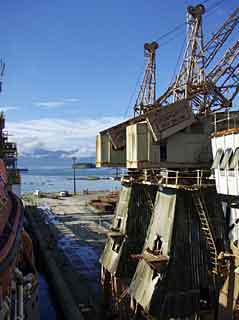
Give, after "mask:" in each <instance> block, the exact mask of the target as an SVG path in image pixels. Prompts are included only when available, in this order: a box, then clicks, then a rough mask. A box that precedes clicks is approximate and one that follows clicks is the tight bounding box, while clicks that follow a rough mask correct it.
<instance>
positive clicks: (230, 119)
mask: <svg viewBox="0 0 239 320" xmlns="http://www.w3.org/2000/svg"><path fill="white" fill-rule="evenodd" d="M235 113H236V114H235ZM223 114H225V115H226V117H224V118H221V117H219V115H220V116H221V115H223ZM211 124H212V125H213V127H214V133H216V132H217V131H221V130H229V129H232V128H239V112H235V111H234V112H231V113H230V112H229V110H228V111H227V112H225V113H215V114H214V121H213V122H212V123H211Z"/></svg>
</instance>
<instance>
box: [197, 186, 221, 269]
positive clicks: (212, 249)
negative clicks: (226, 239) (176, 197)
mask: <svg viewBox="0 0 239 320" xmlns="http://www.w3.org/2000/svg"><path fill="white" fill-rule="evenodd" d="M192 197H193V202H194V205H195V209H196V211H197V214H198V216H199V220H200V225H201V230H202V231H203V233H204V236H205V238H206V241H207V245H208V249H209V255H210V262H211V269H212V273H214V274H218V261H217V249H216V245H215V242H214V239H213V235H212V232H211V228H210V225H209V222H208V219H207V213H206V212H205V211H206V210H207V208H206V204H205V202H204V200H203V199H202V198H201V196H200V193H199V192H193V193H192Z"/></svg>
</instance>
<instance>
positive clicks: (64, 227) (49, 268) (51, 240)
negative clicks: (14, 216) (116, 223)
mask: <svg viewBox="0 0 239 320" xmlns="http://www.w3.org/2000/svg"><path fill="white" fill-rule="evenodd" d="M100 194H102V193H100ZM105 194H107V193H105ZM98 195H99V193H95V194H88V195H83V194H78V195H76V196H70V197H59V198H58V199H57V198H55V197H52V195H51V194H50V195H46V196H43V197H40V198H38V199H37V203H36V204H37V205H35V206H32V205H30V206H29V199H28V200H27V201H26V205H27V206H26V208H27V210H26V211H27V218H28V220H29V223H30V225H31V227H32V229H33V233H34V236H35V238H36V240H37V242H38V243H39V250H40V253H41V256H42V257H43V259H44V260H45V261H44V264H45V268H46V272H47V273H49V276H50V279H51V286H52V288H53V292H54V293H56V298H57V301H58V302H59V305H60V308H62V311H63V313H64V318H65V319H81V318H82V319H90V318H91V319H92V318H94V319H100V318H102V319H104V317H102V316H101V312H102V310H101V296H102V295H101V286H100V264H99V257H100V254H101V252H102V250H103V248H104V244H105V240H106V237H107V232H108V230H109V228H110V225H111V221H112V218H113V215H112V214H104V213H103V212H102V213H100V214H99V213H98V212H97V211H95V210H94V208H92V207H91V206H90V205H89V201H90V200H91V199H93V198H95V197H97V196H98ZM66 297H67V300H68V301H69V303H66Z"/></svg>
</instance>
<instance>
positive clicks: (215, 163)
mask: <svg viewBox="0 0 239 320" xmlns="http://www.w3.org/2000/svg"><path fill="white" fill-rule="evenodd" d="M223 153H224V152H223V150H222V149H218V150H217V153H216V156H215V159H214V161H213V164H212V168H211V169H217V168H218V166H219V164H220V162H221V159H222V156H223Z"/></svg>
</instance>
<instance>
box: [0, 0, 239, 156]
mask: <svg viewBox="0 0 239 320" xmlns="http://www.w3.org/2000/svg"><path fill="white" fill-rule="evenodd" d="M217 2H218V1H215V0H214V1H213V0H209V1H207V3H206V6H207V7H211V6H213V5H214V4H215V3H217ZM189 3H190V4H196V3H197V1H187V0H185V1H184V0H167V1H160V0H157V1H156V0H130V1H129V0H128V1H126V0H121V1H113V0H103V1H99V0H91V1H82V0H51V1H49V0H41V1H32V0H21V1H12V0H9V1H5V2H3V3H2V4H1V19H0V30H1V38H0V39H1V45H0V56H2V57H3V59H4V60H5V62H6V72H5V76H4V79H3V93H2V95H1V97H0V105H1V106H2V109H3V110H5V111H6V117H7V123H8V128H9V130H11V132H12V133H13V134H14V137H13V138H14V139H15V140H17V141H18V143H19V145H20V149H21V151H30V150H33V149H34V148H39V147H41V148H46V149H51V150H54V149H55V150H56V149H65V150H70V149H77V148H79V149H80V154H82V155H88V154H92V153H93V152H94V141H95V138H94V137H95V134H96V132H97V130H100V129H103V128H104V127H105V126H108V125H111V124H113V123H115V122H117V121H121V119H122V118H123V117H124V116H125V114H126V113H127V112H126V110H127V108H128V107H129V99H130V97H131V96H132V94H133V92H134V88H135V85H136V82H137V79H138V78H139V75H140V74H142V72H143V70H144V58H143V44H144V42H146V41H153V40H155V39H157V38H159V37H160V36H161V35H163V34H164V33H165V32H167V31H168V30H170V29H172V28H173V27H174V26H175V25H177V24H179V23H182V22H183V21H184V20H185V10H186V7H187V5H188V4H189ZM237 5H238V4H237V0H227V1H224V2H222V3H221V4H220V6H218V8H217V9H215V10H213V11H212V12H211V14H209V15H208V17H205V28H204V29H205V33H206V34H210V33H212V32H213V30H215V29H216V27H217V25H219V24H220V21H221V22H222V21H223V20H224V19H225V18H226V16H227V15H229V13H230V12H232V10H233V9H234V8H236V6H237ZM172 37H173V39H172ZM235 37H237V38H238V29H237V32H236V33H235V34H234V39H235ZM184 38H185V30H184V28H182V29H181V30H180V31H179V32H177V33H175V34H173V35H171V36H169V37H166V38H164V39H162V41H161V47H160V48H159V49H158V55H157V68H158V69H157V74H158V85H157V92H158V94H159V93H160V92H161V91H162V90H163V89H164V88H166V87H167V85H168V83H169V82H170V81H171V79H172V75H173V71H174V69H175V65H176V60H177V57H178V54H179V51H180V49H181V47H182V42H183V40H184ZM169 40H170V41H169ZM133 103H134V99H133V100H132V103H131V104H132V105H133ZM129 110H131V106H130V107H129ZM84 130H85V132H84ZM43 133H44V134H43ZM86 133H87V134H86ZM75 135H77V136H76V137H75Z"/></svg>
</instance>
